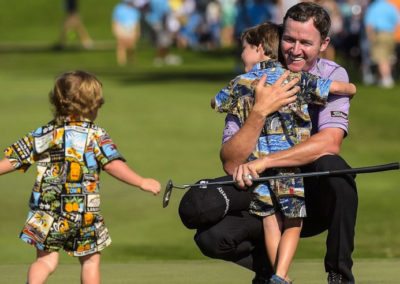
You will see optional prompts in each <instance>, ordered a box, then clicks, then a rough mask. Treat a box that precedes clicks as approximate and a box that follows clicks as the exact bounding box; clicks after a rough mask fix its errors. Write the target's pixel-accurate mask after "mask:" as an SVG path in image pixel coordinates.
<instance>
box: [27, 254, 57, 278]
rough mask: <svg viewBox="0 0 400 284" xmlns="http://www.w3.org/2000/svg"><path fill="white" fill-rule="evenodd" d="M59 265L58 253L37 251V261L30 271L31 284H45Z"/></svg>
mask: <svg viewBox="0 0 400 284" xmlns="http://www.w3.org/2000/svg"><path fill="white" fill-rule="evenodd" d="M57 265H58V252H46V251H41V250H36V260H35V262H33V263H32V264H31V266H30V267H29V270H28V283H29V284H42V283H45V282H46V280H47V278H48V277H49V276H50V274H52V273H53V272H54V271H55V270H56V268H57Z"/></svg>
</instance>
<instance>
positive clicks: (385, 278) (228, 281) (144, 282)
mask: <svg viewBox="0 0 400 284" xmlns="http://www.w3.org/2000/svg"><path fill="white" fill-rule="evenodd" d="M399 265H400V261H399V260H360V261H358V262H357V263H356V265H355V267H354V272H355V274H356V275H357V283H363V284H377V283H379V284H394V283H398V282H397V281H396V278H397V270H398V267H399ZM79 272H80V271H79V266H78V265H72V264H69V265H67V264H63V265H60V266H59V268H58V270H57V271H56V272H55V273H54V274H53V275H52V276H51V278H50V279H49V281H48V283H49V284H51V283H53V284H57V283H79ZM101 272H102V283H106V284H131V283H135V284H136V283H137V284H154V283H164V284H188V283H190V284H204V283H207V284H243V283H250V282H251V281H250V279H251V277H252V274H251V273H250V272H249V271H247V270H245V269H243V268H239V267H236V266H234V265H233V264H230V263H225V262H222V261H211V260H209V261H199V260H198V261H194V260H192V261H145V262H139V261H135V262H131V263H113V264H108V263H107V264H103V265H102V269H101ZM0 273H2V275H3V277H2V282H0V283H23V281H24V280H25V278H24V275H25V273H26V265H1V266H0ZM291 277H292V279H293V280H294V282H295V283H297V284H320V283H325V278H326V275H325V274H324V273H323V271H322V265H321V263H320V262H318V261H316V260H300V261H296V262H295V263H294V265H293V268H292V272H291ZM3 281H4V282H3Z"/></svg>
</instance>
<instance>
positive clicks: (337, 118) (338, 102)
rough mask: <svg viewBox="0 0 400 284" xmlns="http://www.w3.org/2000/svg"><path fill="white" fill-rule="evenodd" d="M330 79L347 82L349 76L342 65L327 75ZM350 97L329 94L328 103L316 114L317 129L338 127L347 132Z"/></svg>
mask: <svg viewBox="0 0 400 284" xmlns="http://www.w3.org/2000/svg"><path fill="white" fill-rule="evenodd" d="M328 77H329V79H331V80H332V81H341V82H347V83H348V82H349V77H348V75H347V72H346V70H345V69H344V68H343V67H340V66H337V67H336V68H335V69H334V70H333V71H332V72H331V73H330V75H329V76H328ZM349 111H350V99H349V97H348V96H338V95H335V94H330V95H329V97H328V103H327V105H326V106H325V107H323V108H322V109H321V110H320V112H319V115H318V131H321V130H322V129H325V128H340V129H342V130H343V131H344V132H345V135H347V133H348V126H349Z"/></svg>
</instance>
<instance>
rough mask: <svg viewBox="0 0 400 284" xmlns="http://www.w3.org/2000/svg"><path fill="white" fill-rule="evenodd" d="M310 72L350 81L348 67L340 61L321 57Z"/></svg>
mask: <svg viewBox="0 0 400 284" xmlns="http://www.w3.org/2000/svg"><path fill="white" fill-rule="evenodd" d="M310 73H312V74H314V75H317V76H320V77H322V78H326V79H331V80H336V81H348V78H349V77H348V74H347V71H346V69H344V68H343V67H342V66H341V65H339V64H338V63H336V62H334V61H332V60H328V59H325V58H319V59H318V61H317V63H316V65H315V67H314V68H313V70H312V72H310Z"/></svg>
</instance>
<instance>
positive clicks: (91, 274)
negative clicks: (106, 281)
mask: <svg viewBox="0 0 400 284" xmlns="http://www.w3.org/2000/svg"><path fill="white" fill-rule="evenodd" d="M100 257H101V254H100V253H99V252H97V253H94V254H89V255H85V256H81V257H80V258H79V261H80V263H81V283H82V284H100Z"/></svg>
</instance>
